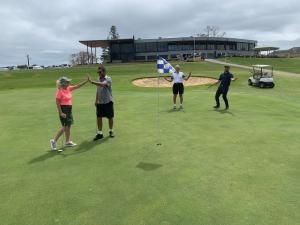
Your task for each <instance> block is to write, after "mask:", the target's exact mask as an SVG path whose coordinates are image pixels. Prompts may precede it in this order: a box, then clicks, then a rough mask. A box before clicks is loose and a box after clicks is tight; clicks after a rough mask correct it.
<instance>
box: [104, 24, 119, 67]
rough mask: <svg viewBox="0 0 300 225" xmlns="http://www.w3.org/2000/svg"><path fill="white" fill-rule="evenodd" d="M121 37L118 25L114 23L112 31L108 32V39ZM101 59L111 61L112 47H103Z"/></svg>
mask: <svg viewBox="0 0 300 225" xmlns="http://www.w3.org/2000/svg"><path fill="white" fill-rule="evenodd" d="M119 38H120V35H119V33H118V30H117V27H116V26H115V25H112V26H111V27H110V31H109V33H108V36H107V39H108V40H117V39H119ZM100 58H101V60H102V61H103V62H110V49H109V47H105V48H102V55H101V57H100Z"/></svg>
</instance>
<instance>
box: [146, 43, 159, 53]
mask: <svg viewBox="0 0 300 225" xmlns="http://www.w3.org/2000/svg"><path fill="white" fill-rule="evenodd" d="M146 52H157V44H156V42H147V43H146Z"/></svg>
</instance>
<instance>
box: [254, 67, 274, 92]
mask: <svg viewBox="0 0 300 225" xmlns="http://www.w3.org/2000/svg"><path fill="white" fill-rule="evenodd" d="M252 68H253V71H252V74H251V75H252V76H251V77H249V79H248V84H249V85H250V86H257V87H260V88H265V87H269V88H273V87H274V86H275V84H274V80H273V67H272V66H269V65H253V66H252Z"/></svg>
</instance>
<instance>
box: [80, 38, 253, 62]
mask: <svg viewBox="0 0 300 225" xmlns="http://www.w3.org/2000/svg"><path fill="white" fill-rule="evenodd" d="M79 42H80V43H81V44H83V45H85V46H86V50H87V53H93V54H90V59H89V62H90V63H94V62H96V60H95V59H93V58H95V57H96V49H97V48H106V47H109V49H110V60H111V62H131V61H153V60H156V59H157V55H160V56H162V57H164V58H166V59H178V58H180V59H186V58H190V57H194V56H198V57H203V58H217V57H220V56H225V55H226V56H254V55H255V54H256V52H255V50H254V48H255V46H256V44H257V41H255V40H246V39H237V38H224V37H179V38H158V39H140V38H139V39H135V38H134V37H133V38H129V39H116V40H86V41H79ZM88 55H89V54H88ZM93 55H94V56H93Z"/></svg>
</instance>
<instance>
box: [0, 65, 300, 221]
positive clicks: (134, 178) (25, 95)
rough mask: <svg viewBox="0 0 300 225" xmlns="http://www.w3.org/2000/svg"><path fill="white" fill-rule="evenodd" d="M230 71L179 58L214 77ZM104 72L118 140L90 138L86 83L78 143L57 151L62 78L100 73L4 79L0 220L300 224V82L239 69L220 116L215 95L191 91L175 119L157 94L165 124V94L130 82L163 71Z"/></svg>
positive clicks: (79, 97) (90, 97)
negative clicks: (266, 80)
mask: <svg viewBox="0 0 300 225" xmlns="http://www.w3.org/2000/svg"><path fill="white" fill-rule="evenodd" d="M222 67H223V66H222V65H215V64H210V63H206V62H201V63H182V68H183V70H184V71H192V72H193V74H195V75H205V76H214V77H218V75H219V73H220V72H221V70H222ZM107 70H108V74H109V75H110V76H111V77H112V79H113V94H114V99H115V111H116V118H115V133H116V138H115V139H105V140H103V141H102V142H98V143H94V142H92V141H91V140H92V138H93V136H94V135H95V129H96V128H95V109H94V106H93V103H94V97H95V87H94V86H91V85H89V86H85V87H83V88H82V89H80V90H77V91H76V92H74V118H75V124H74V127H73V129H72V136H73V140H74V141H76V142H77V143H78V144H79V146H78V147H76V148H74V149H67V150H66V151H64V152H63V153H61V154H56V153H51V152H49V143H48V142H49V139H50V138H51V137H52V136H53V135H54V133H55V132H56V131H57V129H58V128H59V125H60V124H59V120H58V118H57V112H56V108H55V103H54V93H55V80H56V79H57V77H58V76H59V75H60V74H61V73H64V74H67V75H68V76H70V77H72V78H73V81H74V82H75V83H76V82H77V81H80V80H81V79H82V78H83V77H84V74H86V73H90V74H91V75H92V76H93V77H96V74H95V71H96V68H95V67H81V68H72V69H68V70H64V71H62V70H45V71H16V72H5V73H4V72H1V73H0V89H1V91H0V104H1V106H2V107H1V108H0V129H1V133H0V143H1V147H0V171H1V172H0V180H1V183H0V199H1V202H0V209H1V210H0V218H1V219H0V224H1V225H19V224H20V225H25V224H26V225H27V224H30V225H53V224H62V225H68V224H69V225H77V224H78V225H96V224H97V225H98V224H99V225H253V224H257V225H258V224H259V225H283V224H284V225H296V224H299V221H300V214H299V207H300V191H299V186H300V179H299V178H300V176H299V175H300V173H299V170H300V166H299V165H300V152H299V146H300V139H299V136H300V128H299V127H300V117H299V111H300V89H299V84H300V79H296V78H286V77H277V78H276V82H277V83H276V88H274V89H265V90H262V89H258V88H251V87H248V86H247V76H248V72H247V71H244V70H241V69H235V68H233V73H234V74H235V75H236V76H238V77H239V78H240V79H239V80H237V81H236V82H233V84H232V86H231V89H230V92H229V99H230V103H231V109H230V110H229V112H225V111H223V110H220V111H214V110H212V106H213V105H214V92H215V88H211V89H207V87H188V88H186V93H185V110H184V111H175V112H174V111H172V110H170V109H171V107H172V104H171V90H170V89H169V88H164V89H161V90H160V93H159V94H160V104H159V122H160V125H159V129H158V126H157V125H158V123H157V122H158V119H157V90H156V89H153V88H138V87H134V86H132V85H131V83H130V81H131V80H132V79H134V78H136V77H140V76H149V75H153V74H155V64H154V63H143V64H122V65H121V64H117V65H108V66H107ZM104 131H105V134H107V131H108V129H107V122H106V121H105V128H104ZM157 142H161V143H162V145H161V146H157V145H156V144H157Z"/></svg>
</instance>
